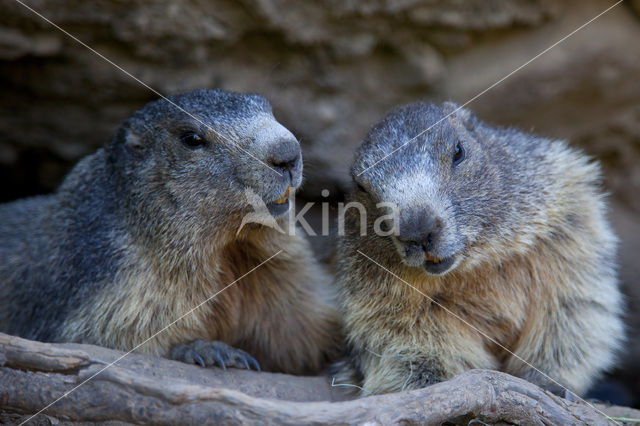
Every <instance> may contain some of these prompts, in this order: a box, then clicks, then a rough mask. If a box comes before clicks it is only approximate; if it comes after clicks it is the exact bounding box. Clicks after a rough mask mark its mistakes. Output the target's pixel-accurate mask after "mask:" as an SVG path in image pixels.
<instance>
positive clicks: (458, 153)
mask: <svg viewBox="0 0 640 426" xmlns="http://www.w3.org/2000/svg"><path fill="white" fill-rule="evenodd" d="M462 160H464V148H463V147H462V145H461V144H460V142H458V143H457V144H456V149H455V151H454V152H453V165H454V166H455V165H458V164H460V163H461V162H462Z"/></svg>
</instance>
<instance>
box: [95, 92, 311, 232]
mask: <svg viewBox="0 0 640 426" xmlns="http://www.w3.org/2000/svg"><path fill="white" fill-rule="evenodd" d="M169 99H170V100H171V102H168V101H167V100H165V99H160V100H157V101H154V102H151V103H149V104H147V105H146V106H144V107H143V108H141V109H140V110H138V111H136V112H135V113H134V114H133V115H132V116H131V117H130V118H129V119H128V120H127V121H125V122H124V123H123V124H122V125H121V127H120V129H119V131H118V133H117V135H116V137H115V138H114V140H113V141H112V143H111V144H110V145H109V146H107V152H108V154H109V158H110V161H111V162H112V163H113V164H114V165H115V167H113V170H114V173H115V174H116V175H117V176H118V179H119V181H120V184H119V188H120V190H121V191H123V192H125V193H126V194H123V195H124V197H123V198H126V199H128V201H129V205H130V209H134V211H136V212H137V213H136V214H138V215H139V216H141V218H139V220H138V222H142V221H144V220H145V219H147V222H149V221H153V225H154V226H153V230H148V231H147V232H153V233H166V234H171V235H170V236H171V237H172V238H174V237H176V236H188V235H192V234H193V233H200V234H203V233H209V234H211V233H220V232H221V230H222V231H228V232H230V233H231V234H233V233H234V232H235V231H236V229H237V227H238V226H239V225H240V220H241V217H242V216H243V214H245V213H246V212H247V211H252V207H251V206H250V204H249V203H250V202H251V201H252V200H249V199H248V196H247V191H250V193H251V196H252V197H253V199H254V200H255V199H256V198H257V199H258V200H262V201H263V202H264V204H265V205H266V207H267V208H268V210H269V212H270V213H271V214H272V215H273V216H275V217H278V216H281V215H283V214H284V213H286V212H287V211H288V210H289V198H288V195H289V192H290V191H291V189H293V190H295V189H296V188H297V187H298V186H300V184H301V181H302V158H301V155H300V146H299V144H298V141H297V140H296V138H295V137H294V136H293V135H292V134H291V132H289V131H288V130H287V129H286V128H285V127H284V126H282V125H281V124H280V123H278V122H277V121H276V119H275V118H274V117H273V115H272V112H271V106H270V104H269V103H268V101H267V100H266V99H264V98H263V97H261V96H258V95H248V94H237V93H229V92H225V91H222V90H198V91H194V92H190V93H185V94H180V95H175V96H171V97H170V98H169ZM176 105H177V106H176ZM185 111H186V112H185ZM291 187H292V188H291ZM140 226H141V227H144V226H145V224H144V223H141V224H140ZM143 232H144V231H143ZM174 240H175V238H174Z"/></svg>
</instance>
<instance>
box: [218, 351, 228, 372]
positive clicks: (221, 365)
mask: <svg viewBox="0 0 640 426" xmlns="http://www.w3.org/2000/svg"><path fill="white" fill-rule="evenodd" d="M215 357H216V361H218V364H219V365H220V368H222V369H223V370H226V369H227V366H226V365H225V363H224V360H223V359H222V356H221V355H220V353H219V352H216V354H215Z"/></svg>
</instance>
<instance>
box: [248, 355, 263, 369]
mask: <svg viewBox="0 0 640 426" xmlns="http://www.w3.org/2000/svg"><path fill="white" fill-rule="evenodd" d="M247 360H249V363H250V364H251V365H252V366H253V368H254V369H255V370H256V371H260V364H258V361H256V359H255V358H254V357H252V356H251V355H246V359H245V362H246V361H247ZM247 368H249V367H247Z"/></svg>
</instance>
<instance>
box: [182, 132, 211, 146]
mask: <svg viewBox="0 0 640 426" xmlns="http://www.w3.org/2000/svg"><path fill="white" fill-rule="evenodd" d="M180 140H181V141H182V143H183V144H185V145H186V146H188V147H189V148H200V147H202V146H204V144H205V140H204V138H202V137H200V135H198V134H197V133H196V132H186V133H183V134H182V136H180Z"/></svg>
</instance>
